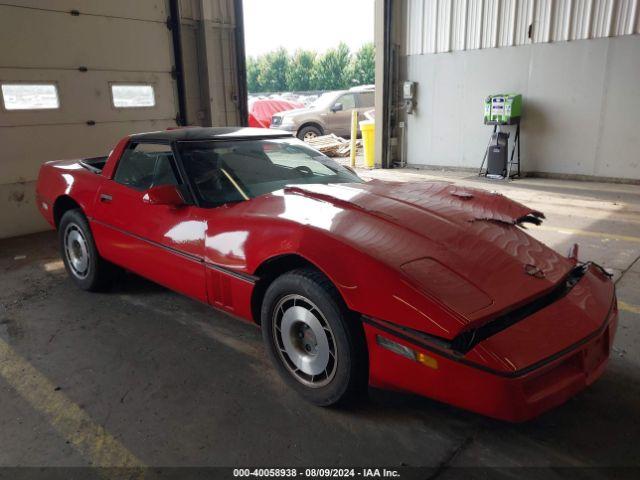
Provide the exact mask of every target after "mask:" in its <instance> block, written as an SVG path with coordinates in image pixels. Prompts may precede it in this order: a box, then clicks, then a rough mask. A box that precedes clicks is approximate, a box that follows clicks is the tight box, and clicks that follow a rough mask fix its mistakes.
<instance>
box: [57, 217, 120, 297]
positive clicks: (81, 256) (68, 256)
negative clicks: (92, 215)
mask: <svg viewBox="0 0 640 480" xmlns="http://www.w3.org/2000/svg"><path fill="white" fill-rule="evenodd" d="M58 239H59V246H60V255H61V256H62V260H63V261H64V266H65V268H66V270H67V273H68V274H69V276H70V277H71V279H72V280H73V282H74V283H75V284H76V285H77V286H78V287H80V288H81V289H83V290H89V291H97V290H103V289H105V288H107V287H108V286H110V285H111V283H112V282H113V280H114V279H115V278H116V277H117V275H118V274H119V273H120V271H121V270H120V269H119V268H118V267H116V266H115V265H113V264H112V263H109V262H107V261H106V260H104V259H103V258H102V257H101V256H100V255H99V254H98V250H97V249H96V245H95V242H94V241H93V235H92V234H91V229H90V228H89V223H88V222H87V218H86V217H85V216H84V215H83V213H82V212H81V211H80V210H78V209H75V210H69V211H67V212H66V213H65V214H64V215H63V216H62V219H61V220H60V225H59V227H58Z"/></svg>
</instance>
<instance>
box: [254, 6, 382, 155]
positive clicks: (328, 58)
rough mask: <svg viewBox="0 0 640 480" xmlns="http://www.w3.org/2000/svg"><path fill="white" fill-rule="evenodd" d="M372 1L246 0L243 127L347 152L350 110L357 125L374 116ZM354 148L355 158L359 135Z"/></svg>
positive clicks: (336, 152) (331, 151)
mask: <svg viewBox="0 0 640 480" xmlns="http://www.w3.org/2000/svg"><path fill="white" fill-rule="evenodd" d="M374 6H375V2H374V0H359V1H354V2H342V1H340V0H327V1H325V2H322V4H321V5H319V4H318V3H317V2H311V1H295V0H283V1H281V2H278V3H277V8H274V7H275V4H274V3H273V2H264V1H260V0H244V1H243V9H244V30H245V53H246V80H247V93H248V122H249V126H252V127H258V128H277V129H280V130H286V131H289V132H291V133H293V134H294V135H296V136H297V137H298V138H300V139H301V140H304V141H306V142H308V143H310V144H311V145H312V146H314V147H315V148H317V149H319V150H320V151H322V152H323V153H325V154H327V155H330V156H336V157H348V156H349V152H350V143H349V140H348V139H349V137H350V136H351V130H352V117H353V112H354V111H355V112H356V115H357V120H358V121H359V122H362V121H367V120H371V119H373V118H374V115H375V109H374V103H375V99H374V97H375V85H374V84H375V47H374ZM356 130H357V134H358V136H360V129H359V128H357V129H356ZM356 148H358V154H359V155H360V156H361V155H362V147H361V141H360V140H358V143H357V146H356Z"/></svg>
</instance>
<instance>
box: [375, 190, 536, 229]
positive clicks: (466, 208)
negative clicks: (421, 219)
mask: <svg viewBox="0 0 640 480" xmlns="http://www.w3.org/2000/svg"><path fill="white" fill-rule="evenodd" d="M385 183H386V187H385V189H387V188H388V187H389V182H385ZM379 185H381V182H379V181H377V180H372V181H371V182H368V183H367V184H366V186H367V187H370V189H371V191H372V192H374V193H380V194H383V195H384V193H382V192H377V191H376V190H377V187H378V186H379ZM387 192H388V193H389V194H390V195H392V196H393V198H395V199H398V200H401V201H404V202H407V203H412V204H414V205H417V206H420V207H423V208H428V209H429V210H432V211H436V212H439V213H440V214H441V215H442V216H445V217H448V218H455V219H456V220H459V221H467V222H472V221H477V220H487V221H496V222H503V223H508V224H511V225H515V224H517V223H520V222H522V221H523V220H525V219H527V217H533V218H535V219H543V218H544V214H543V213H542V212H540V211H538V210H533V209H531V208H529V207H527V206H525V205H522V204H521V203H518V202H516V201H514V200H511V199H509V198H507V197H505V196H503V195H501V194H499V193H496V192H489V191H486V190H480V189H476V188H467V187H459V186H456V185H453V184H451V183H447V182H415V183H413V182H412V183H400V182H394V186H393V187H392V188H391V189H390V190H387Z"/></svg>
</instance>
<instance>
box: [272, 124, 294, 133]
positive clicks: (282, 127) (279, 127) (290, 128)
mask: <svg viewBox="0 0 640 480" xmlns="http://www.w3.org/2000/svg"><path fill="white" fill-rule="evenodd" d="M269 128H275V129H277V130H284V131H285V132H296V131H297V130H298V127H296V126H295V125H291V124H289V125H282V124H280V125H270V126H269Z"/></svg>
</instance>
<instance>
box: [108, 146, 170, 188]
mask: <svg viewBox="0 0 640 480" xmlns="http://www.w3.org/2000/svg"><path fill="white" fill-rule="evenodd" d="M174 168H175V167H174V162H173V153H172V152H171V147H170V146H169V145H158V144H152V143H138V144H133V145H131V146H129V148H127V150H126V151H125V152H124V153H123V154H122V158H121V159H120V161H119V162H118V167H117V169H116V174H115V175H114V177H113V180H114V181H116V182H117V183H121V184H122V185H126V186H128V187H131V188H135V189H136V190H148V189H149V188H151V187H157V186H159V185H178V184H179V182H178V179H177V175H176V172H175V170H174Z"/></svg>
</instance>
